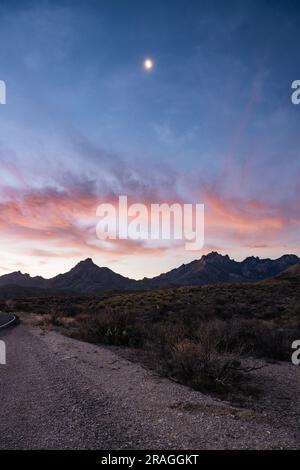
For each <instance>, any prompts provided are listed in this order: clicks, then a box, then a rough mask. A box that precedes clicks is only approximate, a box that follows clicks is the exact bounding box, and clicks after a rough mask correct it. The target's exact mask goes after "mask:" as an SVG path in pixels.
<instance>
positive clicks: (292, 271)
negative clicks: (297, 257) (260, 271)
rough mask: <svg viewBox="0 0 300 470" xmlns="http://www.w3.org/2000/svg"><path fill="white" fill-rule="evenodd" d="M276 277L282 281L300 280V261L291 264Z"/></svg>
mask: <svg viewBox="0 0 300 470" xmlns="http://www.w3.org/2000/svg"><path fill="white" fill-rule="evenodd" d="M275 279H278V280H280V281H300V263H298V264H294V265H293V266H290V267H289V268H288V269H286V270H285V271H283V272H281V273H280V274H278V275H277V276H276V277H275Z"/></svg>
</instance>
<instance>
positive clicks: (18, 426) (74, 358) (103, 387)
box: [0, 323, 300, 450]
mask: <svg viewBox="0 0 300 470" xmlns="http://www.w3.org/2000/svg"><path fill="white" fill-rule="evenodd" d="M1 340H4V341H5V344H6V352H7V364H6V365H0V403H1V410H0V449H109V450H110V449H111V450H113V449H224V448H229V449H230V448H232V449H245V448H258V449H259V448H268V449H270V448H271V449H272V448H287V447H288V448H295V447H298V446H299V442H300V439H299V437H300V436H299V430H298V421H297V416H295V425H294V424H293V425H292V424H291V425H289V426H288V425H287V420H280V419H277V418H276V417H275V418H276V419H275V420H274V416H269V415H268V413H267V414H266V415H264V414H262V413H261V411H259V410H258V411H255V410H252V409H249V410H248V409H245V408H235V407H232V406H230V405H229V404H228V403H226V402H222V401H220V400H215V399H213V398H211V397H208V396H206V395H202V394H201V393H198V392H195V391H192V390H190V389H188V388H186V387H183V386H181V385H179V384H177V383H174V382H171V381H169V380H167V379H165V378H161V377H159V376H157V375H155V374H153V373H152V372H150V371H148V370H146V369H145V368H143V367H142V366H141V365H139V364H137V363H132V362H130V361H128V360H127V359H125V358H123V357H120V356H119V355H117V354H116V353H115V352H114V351H115V350H111V349H108V348H103V347H100V346H95V345H92V344H87V343H83V342H79V341H76V340H74V339H71V338H67V337H64V336H62V335H60V334H58V333H55V332H42V331H41V330H40V329H39V328H34V327H32V326H30V325H26V324H24V323H21V324H20V325H19V326H18V327H17V328H8V329H6V330H3V331H2V332H1ZM272 367H273V366H272ZM281 367H284V366H278V371H280V368H281ZM272 370H273V369H272ZM287 373H289V374H290V379H288V377H286V376H283V385H284V384H285V383H286V380H290V384H292V381H293V380H296V379H295V371H294V369H293V367H292V366H290V367H289V368H288V369H287ZM273 376H274V377H275V378H276V374H273V375H272V377H273ZM297 383H298V382H297ZM272 388H273V387H272ZM284 390H285V391H286V392H287V393H290V390H291V388H288V389H286V387H285V388H284ZM294 395H295V392H293V396H294ZM275 404H276V402H275ZM271 405H272V407H271V412H273V408H274V407H275V406H274V403H273V402H272V403H271ZM288 406H289V408H288V410H290V408H291V407H290V400H289V401H288ZM295 407H296V403H295ZM295 409H296V408H295ZM293 411H295V410H294V409H293Z"/></svg>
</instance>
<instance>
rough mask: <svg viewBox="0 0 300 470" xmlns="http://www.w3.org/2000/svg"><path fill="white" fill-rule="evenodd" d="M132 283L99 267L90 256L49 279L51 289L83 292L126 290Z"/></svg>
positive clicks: (107, 269) (109, 270)
mask: <svg viewBox="0 0 300 470" xmlns="http://www.w3.org/2000/svg"><path fill="white" fill-rule="evenodd" d="M134 283H135V281H133V280H131V279H129V278H127V277H124V276H121V274H117V273H115V272H114V271H112V270H111V269H109V268H100V267H99V266H97V265H96V264H95V263H93V261H92V260H91V259H90V258H88V259H86V260H85V261H81V262H80V263H78V264H77V265H76V266H75V267H74V268H73V269H71V271H69V272H67V273H65V274H59V275H58V276H56V277H54V278H52V279H50V280H49V286H50V287H51V288H52V289H56V290H61V289H63V290H69V291H76V292H85V293H92V292H101V291H105V290H126V289H130V288H131V287H133V284H134Z"/></svg>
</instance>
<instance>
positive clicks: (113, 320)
mask: <svg viewBox="0 0 300 470" xmlns="http://www.w3.org/2000/svg"><path fill="white" fill-rule="evenodd" d="M76 335H77V336H78V337H80V338H81V339H83V340H85V341H90V342H93V343H98V342H101V343H104V344H111V345H118V346H132V347H138V346H141V345H142V344H143V341H144V339H145V337H146V329H145V327H144V326H143V325H142V323H141V322H138V321H137V320H136V318H135V316H134V315H132V314H129V313H128V312H126V313H122V312H115V311H113V310H111V309H104V310H103V311H100V312H99V313H98V315H88V316H85V317H84V318H83V320H82V321H81V322H80V324H79V328H78V330H77V333H76Z"/></svg>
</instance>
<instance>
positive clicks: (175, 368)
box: [0, 282, 300, 393]
mask: <svg viewBox="0 0 300 470" xmlns="http://www.w3.org/2000/svg"><path fill="white" fill-rule="evenodd" d="M0 308H1V309H2V310H6V311H12V310H13V311H23V312H34V313H35V314H36V315H35V321H36V322H37V323H38V324H39V325H41V326H43V327H46V326H47V325H48V326H51V327H52V328H63V329H64V331H65V332H67V334H69V335H71V336H73V337H76V338H79V339H82V340H85V341H89V342H95V343H103V344H109V345H115V346H126V347H133V348H141V349H142V350H143V351H144V352H145V353H146V354H147V356H148V357H149V358H150V360H152V363H153V364H155V367H156V368H157V369H158V370H159V371H160V372H162V373H164V374H166V375H168V376H170V377H172V378H174V379H176V380H179V381H180V382H182V383H185V384H188V385H190V386H192V387H193V388H195V389H198V390H210V391H215V392H226V393H227V392H228V391H232V390H238V389H239V388H240V386H243V384H244V383H246V382H247V381H248V372H249V370H248V368H247V367H246V366H245V362H247V361H248V360H249V358H250V357H254V358H265V359H269V360H290V356H291V343H292V341H293V340H294V339H297V338H300V290H299V284H296V285H295V284H294V283H292V282H290V283H289V282H282V283H279V282H275V283H262V284H255V285H218V286H202V287H184V288H177V289H161V290H156V291H151V292H138V293H137V292H133V293H123V294H120V293H116V294H111V293H110V294H102V295H101V296H98V297H96V296H93V297H89V296H81V297H77V298H74V297H72V298H61V297H59V298H55V297H51V298H49V299H27V300H26V299H23V300H16V301H9V302H7V301H6V303H5V304H4V305H2V306H0Z"/></svg>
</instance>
